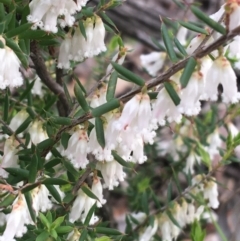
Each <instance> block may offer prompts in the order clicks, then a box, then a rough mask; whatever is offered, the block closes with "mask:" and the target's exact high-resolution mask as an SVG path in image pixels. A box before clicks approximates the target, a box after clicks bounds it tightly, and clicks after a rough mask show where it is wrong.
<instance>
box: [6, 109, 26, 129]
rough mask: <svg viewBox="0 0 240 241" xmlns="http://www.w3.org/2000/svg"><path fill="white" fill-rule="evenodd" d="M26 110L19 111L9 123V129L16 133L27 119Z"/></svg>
mask: <svg viewBox="0 0 240 241" xmlns="http://www.w3.org/2000/svg"><path fill="white" fill-rule="evenodd" d="M28 116H29V115H28V113H27V112H26V110H20V111H19V112H18V113H17V114H16V115H15V116H14V117H13V118H12V119H11V121H10V124H9V127H10V128H11V129H12V130H13V131H16V130H17V128H18V127H19V126H20V125H21V124H22V123H23V122H24V121H25V120H26V119H27V118H28Z"/></svg>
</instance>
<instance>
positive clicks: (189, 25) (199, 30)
mask: <svg viewBox="0 0 240 241" xmlns="http://www.w3.org/2000/svg"><path fill="white" fill-rule="evenodd" d="M178 22H179V23H180V24H181V25H182V26H183V27H185V28H187V29H189V30H192V31H194V32H197V33H202V34H206V35H209V33H208V31H207V30H206V29H204V28H200V27H198V26H196V25H194V24H192V23H187V22H183V21H178Z"/></svg>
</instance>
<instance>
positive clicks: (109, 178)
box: [96, 160, 126, 190]
mask: <svg viewBox="0 0 240 241" xmlns="http://www.w3.org/2000/svg"><path fill="white" fill-rule="evenodd" d="M96 169H98V170H100V171H101V173H102V176H103V180H104V187H106V188H108V189H109V190H113V187H117V186H118V185H119V182H122V181H124V178H125V176H126V174H125V172H124V171H123V166H122V165H120V164H119V163H118V162H116V161H115V160H114V161H109V162H98V163H97V166H96Z"/></svg>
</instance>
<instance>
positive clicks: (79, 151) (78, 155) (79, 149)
mask: <svg viewBox="0 0 240 241" xmlns="http://www.w3.org/2000/svg"><path fill="white" fill-rule="evenodd" d="M87 146H88V135H87V132H86V130H84V129H80V128H79V129H77V130H75V132H74V133H73V135H72V136H71V137H70V139H69V141H68V147H67V149H66V150H65V152H64V155H65V156H67V158H68V159H69V160H70V161H71V163H72V164H73V166H74V167H75V168H85V167H86V166H87V164H88V163H89V160H88V159H87Z"/></svg>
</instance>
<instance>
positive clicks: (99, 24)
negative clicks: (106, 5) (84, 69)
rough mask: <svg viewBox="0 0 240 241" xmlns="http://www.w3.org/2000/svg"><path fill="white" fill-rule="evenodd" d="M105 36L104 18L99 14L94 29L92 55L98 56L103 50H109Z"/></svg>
mask: <svg viewBox="0 0 240 241" xmlns="http://www.w3.org/2000/svg"><path fill="white" fill-rule="evenodd" d="M104 38H105V27H104V25H103V21H102V19H101V18H100V17H98V16H97V17H96V19H95V27H94V29H93V37H92V43H91V50H90V52H91V54H90V55H92V56H96V55H98V54H100V53H101V52H105V51H106V50H107V48H106V45H105V43H104Z"/></svg>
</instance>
